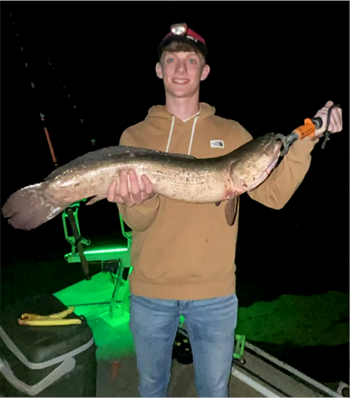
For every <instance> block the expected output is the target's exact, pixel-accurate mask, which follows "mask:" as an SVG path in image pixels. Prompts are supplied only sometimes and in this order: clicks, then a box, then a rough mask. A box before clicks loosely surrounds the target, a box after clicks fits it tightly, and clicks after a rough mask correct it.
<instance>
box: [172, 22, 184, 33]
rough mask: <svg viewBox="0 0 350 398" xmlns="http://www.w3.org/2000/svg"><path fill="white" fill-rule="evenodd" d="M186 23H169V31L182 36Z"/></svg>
mask: <svg viewBox="0 0 350 398" xmlns="http://www.w3.org/2000/svg"><path fill="white" fill-rule="evenodd" d="M187 30H188V29H187V25H186V24H185V22H184V23H177V24H174V25H171V27H170V31H171V33H172V34H173V35H177V36H183V35H184V34H186V33H187Z"/></svg>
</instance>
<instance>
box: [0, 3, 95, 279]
mask: <svg viewBox="0 0 350 398" xmlns="http://www.w3.org/2000/svg"><path fill="white" fill-rule="evenodd" d="M7 9H8V13H9V17H10V21H11V25H12V27H13V28H14V29H15V30H14V32H13V33H15V35H16V40H17V42H16V45H18V46H19V47H20V51H21V54H22V57H23V58H22V61H23V62H24V66H25V68H26V69H25V70H26V71H27V72H29V81H30V84H31V88H32V89H33V90H34V97H35V102H36V105H37V106H38V105H39V99H38V97H37V95H36V93H37V90H36V87H35V83H36V82H35V79H34V76H32V73H30V72H32V69H31V68H30V65H31V64H32V62H31V61H33V59H30V60H28V59H27V57H26V55H28V56H29V58H30V52H29V53H28V54H26V53H24V47H25V46H24V45H23V43H20V42H19V40H20V39H21V38H22V34H21V35H20V34H19V30H18V26H17V24H16V23H15V21H14V15H13V13H12V11H11V7H9V6H8V7H7ZM33 63H34V61H33ZM48 65H50V66H51V68H52V71H53V70H55V68H54V67H53V66H52V63H51V61H50V59H48ZM56 75H57V72H56ZM59 82H61V79H59ZM63 88H65V86H63ZM68 97H69V98H70V95H68ZM38 107H39V109H40V108H41V104H40V105H39V106H38ZM73 108H74V109H76V106H73ZM40 120H41V122H42V125H43V129H44V132H45V136H46V140H47V143H48V146H49V150H50V153H51V157H52V161H53V164H54V167H55V169H57V168H58V166H59V164H58V160H57V157H56V154H55V151H54V148H53V144H52V141H51V138H50V134H49V131H48V128H47V126H46V122H45V115H44V114H43V113H41V112H40ZM80 122H81V123H82V122H83V119H80ZM92 144H94V142H93V143H92ZM72 207H76V204H73V205H71V206H70V207H69V208H68V209H67V210H66V214H67V216H68V220H69V223H70V226H71V229H72V232H73V236H74V241H75V246H76V248H77V250H78V252H79V257H80V261H81V265H82V269H83V273H84V275H85V278H86V279H87V280H90V279H91V275H90V269H89V264H88V262H87V260H86V257H85V254H84V247H83V243H82V241H83V238H82V237H81V235H80V233H79V230H78V227H77V223H76V219H75V215H74V211H76V210H73V208H72Z"/></svg>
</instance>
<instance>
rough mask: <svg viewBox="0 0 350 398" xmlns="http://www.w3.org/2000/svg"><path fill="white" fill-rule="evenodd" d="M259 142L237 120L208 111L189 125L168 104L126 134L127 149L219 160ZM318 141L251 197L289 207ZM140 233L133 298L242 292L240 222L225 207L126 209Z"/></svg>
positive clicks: (158, 202)
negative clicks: (238, 287) (238, 280)
mask: <svg viewBox="0 0 350 398" xmlns="http://www.w3.org/2000/svg"><path fill="white" fill-rule="evenodd" d="M251 139H252V136H251V135H250V134H249V133H248V132H247V131H246V130H245V129H244V128H243V127H242V126H241V125H240V124H239V123H237V122H236V121H233V120H228V119H224V118H221V117H219V116H216V115H215V108H213V107H211V106H210V105H208V104H206V103H201V104H200V113H199V114H198V115H196V116H194V117H193V118H191V119H189V120H187V121H182V120H180V119H179V118H177V117H175V116H173V115H171V114H170V113H168V112H167V111H166V108H165V107H164V106H159V105H158V106H154V107H152V108H150V110H149V112H148V115H147V117H146V119H145V120H144V121H142V122H140V123H138V124H136V125H134V126H132V127H130V128H128V129H127V130H125V131H124V133H123V134H122V137H121V139H120V145H130V146H136V147H143V148H150V149H156V150H160V151H168V152H175V153H184V154H191V155H192V156H195V157H197V158H211V157H216V156H220V155H224V154H227V153H229V152H231V151H232V150H234V149H236V148H238V147H239V146H241V145H243V144H244V143H246V142H248V141H250V140H251ZM316 142H317V140H316V141H313V142H311V141H310V140H307V139H306V140H303V141H300V142H296V143H295V144H294V145H293V146H292V147H291V148H290V151H289V153H288V154H287V155H286V156H285V157H284V159H283V160H282V161H281V163H280V164H279V166H278V167H277V168H276V169H275V170H274V171H273V172H272V173H271V175H270V177H269V178H268V179H267V180H266V181H265V182H264V183H263V184H262V185H260V186H259V187H258V188H256V189H255V190H254V191H251V192H250V193H248V194H249V196H250V197H251V198H252V199H254V200H256V201H258V202H260V203H262V204H264V205H266V206H268V207H271V208H274V209H280V208H282V207H283V206H284V205H285V204H286V203H287V202H288V200H289V199H290V197H291V196H292V195H293V193H294V192H295V190H296V189H297V188H298V186H299V185H300V183H301V182H302V180H303V178H304V176H305V174H306V172H307V171H308V169H309V166H310V162H311V155H310V152H311V151H312V149H313V147H314V145H315V144H316ZM118 208H119V210H120V212H121V215H122V217H123V219H124V221H125V222H126V224H127V225H128V226H129V227H130V228H131V229H132V236H133V243H132V250H131V264H132V266H133V272H132V273H131V275H130V287H131V291H132V293H133V294H136V295H140V296H144V297H151V298H159V299H172V300H196V299H207V298H213V297H220V296H225V295H229V294H232V293H235V270H236V267H235V253H236V241H237V232H238V216H237V218H236V221H235V224H234V225H233V226H232V227H230V226H228V225H227V223H226V220H225V215H224V209H225V203H224V202H223V203H221V205H220V206H215V204H190V203H183V202H178V201H175V200H171V199H167V198H164V197H162V196H160V195H159V196H158V195H156V196H154V197H152V198H151V199H148V200H146V201H145V202H143V203H142V204H141V205H135V206H133V207H128V206H126V205H118Z"/></svg>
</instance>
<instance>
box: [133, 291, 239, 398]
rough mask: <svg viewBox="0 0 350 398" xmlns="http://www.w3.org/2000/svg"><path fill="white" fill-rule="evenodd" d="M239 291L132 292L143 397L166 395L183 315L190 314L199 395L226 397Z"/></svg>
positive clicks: (189, 324) (187, 316)
mask: <svg viewBox="0 0 350 398" xmlns="http://www.w3.org/2000/svg"><path fill="white" fill-rule="evenodd" d="M237 307H238V300H237V297H236V295H230V296H226V297H219V298H214V299H207V300H194V301H177V300H159V299H149V298H145V297H140V296H135V295H132V296H131V306H130V329H131V332H132V335H133V339H134V344H135V350H136V357H137V367H138V371H139V393H140V396H141V397H166V396H167V391H168V385H169V381H170V375H171V365H172V350H173V344H174V340H175V335H176V332H177V329H178V326H179V318H180V315H183V316H184V317H185V319H186V326H187V332H188V334H189V339H190V343H191V347H192V354H193V363H194V369H195V375H196V377H195V382H196V389H197V395H198V396H199V397H227V396H228V383H229V379H230V374H231V366H232V359H233V350H234V336H235V328H236V325H237Z"/></svg>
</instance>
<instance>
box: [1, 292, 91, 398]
mask: <svg viewBox="0 0 350 398" xmlns="http://www.w3.org/2000/svg"><path fill="white" fill-rule="evenodd" d="M65 309H67V307H66V306H65V305H64V304H63V303H62V302H61V301H60V300H58V299H57V298H56V297H54V296H52V295H36V296H31V297H27V298H26V299H24V300H22V301H20V302H17V303H15V304H14V305H11V306H7V308H4V309H3V310H2V311H1V324H0V395H1V396H3V397H34V396H35V397H95V396H96V377H97V362H96V346H95V343H94V339H93V335H92V331H91V329H90V327H89V326H88V324H87V323H86V321H85V320H82V323H81V324H75V325H62V326H24V325H19V324H18V322H17V320H18V318H20V317H21V315H22V314H24V313H32V314H33V313H34V314H37V315H46V316H47V315H50V314H55V313H58V312H61V311H64V310H65ZM70 318H78V316H77V315H76V314H74V312H73V313H72V314H69V315H68V316H67V317H66V318H65V319H70Z"/></svg>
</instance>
